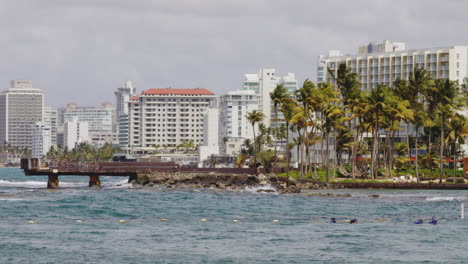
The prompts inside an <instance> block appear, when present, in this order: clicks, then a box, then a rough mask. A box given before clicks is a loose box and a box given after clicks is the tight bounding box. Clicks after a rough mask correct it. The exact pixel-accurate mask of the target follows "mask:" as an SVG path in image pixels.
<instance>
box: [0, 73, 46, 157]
mask: <svg viewBox="0 0 468 264" xmlns="http://www.w3.org/2000/svg"><path fill="white" fill-rule="evenodd" d="M43 109H44V95H43V93H42V91H41V90H40V89H37V88H33V86H32V82H31V81H25V80H13V81H11V88H9V89H6V90H4V91H2V92H0V145H4V144H5V143H8V144H10V145H11V146H13V147H18V148H20V149H24V148H27V149H31V148H32V133H33V127H34V125H35V124H36V123H37V122H42V121H43V113H44V112H43Z"/></svg>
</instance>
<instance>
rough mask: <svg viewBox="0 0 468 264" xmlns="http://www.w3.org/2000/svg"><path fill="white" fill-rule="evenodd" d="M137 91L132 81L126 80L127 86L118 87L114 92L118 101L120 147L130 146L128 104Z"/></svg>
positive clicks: (117, 114) (117, 115) (117, 116)
mask: <svg viewBox="0 0 468 264" xmlns="http://www.w3.org/2000/svg"><path fill="white" fill-rule="evenodd" d="M135 93H136V90H135V88H134V87H133V85H132V82H131V81H126V82H125V86H124V87H121V88H117V91H115V92H114V95H115V101H116V118H117V122H116V123H117V129H116V130H117V134H118V142H119V147H120V148H121V149H126V148H127V147H128V106H129V102H130V98H132V97H133V96H134V95H135Z"/></svg>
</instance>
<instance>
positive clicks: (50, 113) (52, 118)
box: [43, 106, 57, 146]
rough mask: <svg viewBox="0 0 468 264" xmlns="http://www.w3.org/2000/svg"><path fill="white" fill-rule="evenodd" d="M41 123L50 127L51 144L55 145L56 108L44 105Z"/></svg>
mask: <svg viewBox="0 0 468 264" xmlns="http://www.w3.org/2000/svg"><path fill="white" fill-rule="evenodd" d="M43 123H44V125H46V126H48V127H49V128H50V135H51V144H52V146H57V110H55V109H52V107H50V106H45V107H44V121H43Z"/></svg>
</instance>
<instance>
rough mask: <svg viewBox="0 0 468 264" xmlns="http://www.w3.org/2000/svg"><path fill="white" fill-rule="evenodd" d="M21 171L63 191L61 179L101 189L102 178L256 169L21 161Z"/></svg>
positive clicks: (237, 171) (252, 169)
mask: <svg viewBox="0 0 468 264" xmlns="http://www.w3.org/2000/svg"><path fill="white" fill-rule="evenodd" d="M21 169H22V170H23V171H24V174H25V175H26V176H36V175H44V176H48V180H47V188H51V189H54V188H59V187H60V182H59V176H67V175H68V176H85V177H86V176H87V177H89V187H100V186H101V181H100V179H99V177H100V176H117V177H122V176H127V177H128V182H132V181H133V180H138V175H143V174H153V173H158V172H160V173H169V174H174V173H198V174H200V173H201V174H207V175H208V174H209V173H216V174H226V173H234V174H250V175H255V174H256V172H257V171H256V169H255V168H185V167H180V166H179V165H178V164H176V163H175V162H110V161H104V162H59V161H54V162H48V163H40V162H39V160H38V159H21Z"/></svg>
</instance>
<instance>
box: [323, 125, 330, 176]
mask: <svg viewBox="0 0 468 264" xmlns="http://www.w3.org/2000/svg"><path fill="white" fill-rule="evenodd" d="M326 137H327V150H326V153H325V154H326V155H325V163H324V164H325V172H326V176H327V183H328V182H330V170H329V168H328V158H329V155H330V154H329V152H328V151H329V146H330V136H329V133H328V132H327V135H326Z"/></svg>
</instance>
